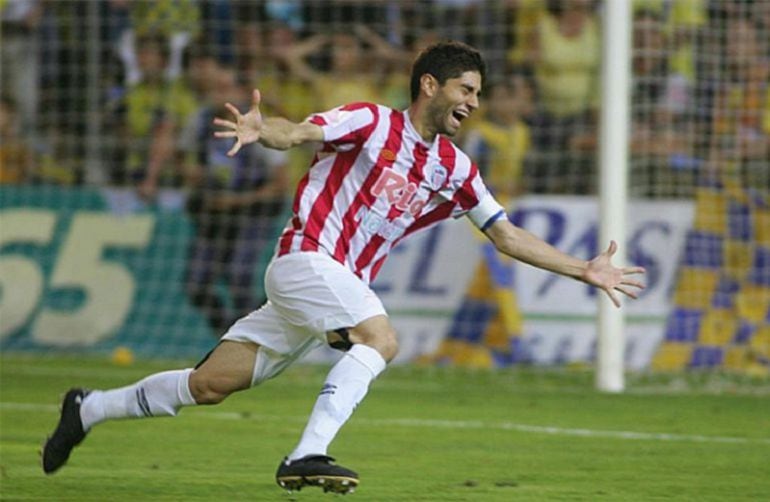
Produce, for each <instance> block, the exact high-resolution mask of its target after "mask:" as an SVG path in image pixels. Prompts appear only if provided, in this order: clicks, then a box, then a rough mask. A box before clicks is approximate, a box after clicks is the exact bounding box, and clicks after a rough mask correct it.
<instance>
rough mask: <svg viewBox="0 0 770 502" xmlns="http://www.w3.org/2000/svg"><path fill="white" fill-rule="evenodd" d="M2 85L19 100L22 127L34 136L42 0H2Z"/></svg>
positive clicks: (0, 46) (16, 100)
mask: <svg viewBox="0 0 770 502" xmlns="http://www.w3.org/2000/svg"><path fill="white" fill-rule="evenodd" d="M0 9H2V10H0V18H1V19H2V26H1V27H0V28H1V29H0V37H2V38H1V39H0V57H1V58H2V61H3V69H2V72H0V79H1V80H0V87H1V88H2V90H3V92H4V93H6V94H7V95H8V97H9V98H10V99H12V100H13V102H14V103H16V105H15V108H16V113H17V117H18V119H19V121H20V122H21V131H19V132H20V133H22V131H23V133H24V134H26V135H28V136H33V135H34V131H35V129H36V127H37V125H38V124H37V115H38V103H39V102H40V37H39V36H38V32H37V30H38V26H39V25H40V21H41V18H42V15H43V5H42V2H40V1H39V0H9V1H6V2H0Z"/></svg>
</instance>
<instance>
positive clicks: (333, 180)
mask: <svg viewBox="0 0 770 502" xmlns="http://www.w3.org/2000/svg"><path fill="white" fill-rule="evenodd" d="M373 113H374V114H375V116H374V120H373V121H372V123H371V124H369V125H368V126H366V127H365V128H363V129H362V130H361V131H360V134H361V135H362V136H363V137H368V136H369V135H371V133H372V131H373V130H374V127H375V126H376V125H377V117H378V115H377V108H376V107H374V109H373ZM364 143H365V142H360V143H356V144H355V147H354V148H353V149H352V150H350V151H348V152H337V154H336V158H335V159H334V165H333V166H332V168H331V171H330V172H329V176H328V177H327V178H326V183H325V184H324V188H323V190H321V193H320V194H319V195H318V198H317V199H316V201H315V203H314V204H313V206H312V207H311V208H310V214H309V216H308V221H307V223H306V225H305V231H304V238H303V239H302V243H301V244H300V249H301V250H302V251H317V250H318V247H319V243H320V236H321V232H322V231H323V228H324V225H325V224H326V221H327V220H328V217H329V213H330V212H331V211H332V208H333V206H334V197H335V196H336V195H337V192H339V190H340V188H341V187H342V183H343V181H344V180H345V177H346V176H347V175H348V173H349V172H350V170H351V169H352V168H353V165H354V164H355V163H356V160H357V159H358V155H359V154H360V153H361V150H362V149H363V145H364Z"/></svg>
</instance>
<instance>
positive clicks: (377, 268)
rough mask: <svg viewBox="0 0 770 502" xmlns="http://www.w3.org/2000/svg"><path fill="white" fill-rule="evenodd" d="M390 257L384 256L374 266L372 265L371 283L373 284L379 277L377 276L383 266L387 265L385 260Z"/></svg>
mask: <svg viewBox="0 0 770 502" xmlns="http://www.w3.org/2000/svg"><path fill="white" fill-rule="evenodd" d="M387 257H388V255H385V256H383V257H382V258H380V259H379V260H377V261H376V262H374V265H372V273H371V274H370V275H369V282H372V281H373V280H374V278H375V277H377V274H379V273H380V268H382V264H383V263H385V258H387Z"/></svg>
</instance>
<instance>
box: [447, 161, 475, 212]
mask: <svg viewBox="0 0 770 502" xmlns="http://www.w3.org/2000/svg"><path fill="white" fill-rule="evenodd" d="M478 175H479V169H478V167H476V164H471V172H470V173H468V178H466V180H465V183H463V186H462V187H460V189H459V190H458V191H457V193H455V196H454V197H453V199H454V200H455V201H456V202H457V203H458V204H460V207H461V208H463V209H465V210H467V209H470V208H472V207H473V206H475V205H476V204H478V203H479V199H478V197H476V191H475V190H473V180H475V179H476V177H477V176H478Z"/></svg>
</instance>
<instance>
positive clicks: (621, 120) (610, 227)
mask: <svg viewBox="0 0 770 502" xmlns="http://www.w3.org/2000/svg"><path fill="white" fill-rule="evenodd" d="M630 59H631V1H630V0H613V1H609V2H606V3H605V4H604V22H603V40H602V61H603V65H602V79H601V84H602V93H601V96H602V102H601V121H600V129H599V197H600V205H599V207H600V211H599V214H600V222H599V242H600V245H601V246H606V245H607V243H608V242H609V241H610V239H614V240H615V241H617V242H618V244H619V246H620V249H619V251H618V254H617V255H616V256H615V263H616V264H617V265H622V264H625V242H626V239H625V236H626V232H625V229H626V209H627V200H628V169H629V163H628V157H629V148H628V124H629V99H630V98H629V94H630V66H631V64H630ZM598 301H599V317H598V326H597V328H598V330H597V332H598V340H597V358H596V388H597V389H599V390H601V391H605V392H621V391H623V389H624V387H625V382H624V377H623V352H624V346H625V333H624V327H625V322H624V313H623V310H622V309H616V308H615V307H614V306H613V305H612V303H611V302H610V301H609V299H608V298H606V296H605V295H599V300H598Z"/></svg>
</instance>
